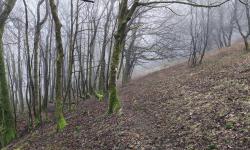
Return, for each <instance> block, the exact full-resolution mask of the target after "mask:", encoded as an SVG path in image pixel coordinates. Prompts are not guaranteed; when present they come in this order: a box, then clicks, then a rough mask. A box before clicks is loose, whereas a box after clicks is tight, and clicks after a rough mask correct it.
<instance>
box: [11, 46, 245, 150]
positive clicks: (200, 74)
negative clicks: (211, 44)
mask: <svg viewBox="0 0 250 150" xmlns="http://www.w3.org/2000/svg"><path fill="white" fill-rule="evenodd" d="M236 49H240V48H239V46H238V45H236V46H235V47H232V48H228V49H224V50H221V51H220V52H218V53H217V54H213V55H210V56H208V57H207V58H206V60H205V62H204V64H203V65H201V66H198V67H196V68H188V67H187V65H186V63H181V64H178V65H175V66H172V67H170V68H167V69H164V70H161V71H158V72H155V73H151V74H149V75H147V76H144V77H142V78H139V79H136V80H133V81H132V82H131V83H129V84H128V85H126V86H125V87H122V88H120V90H119V91H120V92H119V93H120V95H121V96H120V98H121V100H122V104H123V110H122V112H123V113H122V114H121V115H119V116H116V115H113V116H107V115H105V112H106V108H107V104H106V103H105V102H98V101H97V100H94V99H91V100H87V101H83V102H81V104H80V105H79V106H78V107H77V108H76V110H75V112H72V113H71V114H68V115H67V120H68V123H69V125H68V126H67V127H66V129H65V131H64V132H61V133H56V132H55V127H54V125H53V124H49V125H46V126H45V127H43V128H41V129H39V130H37V131H35V132H33V133H31V134H29V135H26V136H24V137H23V138H21V139H19V140H16V141H15V142H14V143H12V144H11V145H9V146H8V147H7V149H14V148H17V149H18V148H19V149H44V150H49V149H51V150H56V149H58V150H63V149H84V150H85V149H176V150H183V149H211V150H212V149H222V150H223V149H232V150H237V149H241V150H244V149H245V150H247V149H250V71H249V70H250V65H249V64H250V54H248V53H244V52H242V51H239V50H238V51H237V50H236Z"/></svg>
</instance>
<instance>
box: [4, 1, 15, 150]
mask: <svg viewBox="0 0 250 150" xmlns="http://www.w3.org/2000/svg"><path fill="white" fill-rule="evenodd" d="M5 3H6V6H5V9H4V10H3V11H2V13H1V14H0V104H1V105H0V116H1V117H0V125H1V126H0V133H1V134H0V142H1V145H0V148H1V147H3V146H5V145H6V144H8V143H9V142H10V141H12V140H13V139H14V138H15V137H16V130H15V121H14V118H13V114H12V111H11V107H10V97H9V89H8V83H7V78H6V72H5V63H4V50H3V41H2V38H3V33H4V26H5V22H6V20H7V19H8V16H9V14H10V12H11V11H12V9H13V7H14V6H15V3H16V0H7V1H5Z"/></svg>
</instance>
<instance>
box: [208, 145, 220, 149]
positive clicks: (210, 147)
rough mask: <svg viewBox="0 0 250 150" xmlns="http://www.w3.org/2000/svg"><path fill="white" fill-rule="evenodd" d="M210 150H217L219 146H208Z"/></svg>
mask: <svg viewBox="0 0 250 150" xmlns="http://www.w3.org/2000/svg"><path fill="white" fill-rule="evenodd" d="M207 149H208V150H215V149H218V148H217V146H216V145H215V144H211V145H208V148H207Z"/></svg>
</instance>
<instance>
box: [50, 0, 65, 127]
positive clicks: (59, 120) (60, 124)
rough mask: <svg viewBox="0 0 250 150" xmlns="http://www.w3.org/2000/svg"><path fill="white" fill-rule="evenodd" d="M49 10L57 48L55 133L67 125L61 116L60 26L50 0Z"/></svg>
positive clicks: (61, 49)
mask: <svg viewBox="0 0 250 150" xmlns="http://www.w3.org/2000/svg"><path fill="white" fill-rule="evenodd" d="M50 8H51V13H52V17H53V20H54V22H55V33H56V48H57V60H56V112H55V113H56V114H55V115H56V119H57V131H60V130H62V129H64V127H65V126H66V125H67V123H66V120H65V119H64V116H63V107H62V106H63V105H62V101H63V95H62V67H63V57H64V54H63V45H62V37H61V28H62V24H61V22H60V19H59V17H58V14H57V7H56V4H55V1H54V0H50Z"/></svg>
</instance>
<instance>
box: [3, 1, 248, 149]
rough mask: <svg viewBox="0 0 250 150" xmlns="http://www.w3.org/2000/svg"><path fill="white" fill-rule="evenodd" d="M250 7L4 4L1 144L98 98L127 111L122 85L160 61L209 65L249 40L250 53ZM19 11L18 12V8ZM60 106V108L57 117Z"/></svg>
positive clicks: (214, 4)
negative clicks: (222, 51) (22, 125)
mask: <svg viewBox="0 0 250 150" xmlns="http://www.w3.org/2000/svg"><path fill="white" fill-rule="evenodd" d="M249 5H250V1H248V0H207V1H203V0H192V1H186V0H183V1H168V0H159V1H153V0H149V1H146V0H142V1H139V0H133V1H132V0H131V1H130V0H120V1H119V0H94V1H88V0H85V1H83V0H64V1H60V0H57V1H56V0H32V1H28V0H4V1H3V0H1V1H0V21H1V22H0V35H1V39H2V40H1V42H0V110H1V111H0V116H1V117H0V133H1V136H0V140H1V147H2V146H3V145H6V144H7V143H9V142H10V141H11V140H12V139H14V138H15V137H16V135H17V133H16V128H18V126H19V125H18V122H17V120H18V118H25V120H26V125H27V130H28V131H30V130H32V129H33V128H35V127H38V126H40V125H41V124H42V123H44V122H46V119H47V118H48V114H49V113H54V111H55V120H56V121H57V128H58V131H59V130H62V129H63V128H64V127H65V126H66V125H67V123H66V120H65V119H64V117H63V112H66V111H71V110H72V109H73V108H74V107H75V106H76V105H77V104H78V103H79V101H81V100H85V99H88V98H90V97H92V96H95V97H96V98H97V99H98V100H100V101H105V102H109V108H107V111H108V113H109V114H112V113H119V112H120V108H121V107H122V104H121V101H120V99H119V95H118V94H117V82H118V81H119V82H121V83H122V85H126V83H128V82H129V81H130V80H131V77H132V76H133V74H134V71H135V70H137V68H140V67H142V68H143V67H150V66H151V65H153V64H154V63H155V62H159V61H167V62H171V61H173V60H176V59H177V60H182V59H188V62H189V66H190V67H195V66H197V65H199V64H201V63H202V61H203V58H204V56H205V55H206V52H207V51H209V50H212V49H217V48H222V47H229V46H231V44H232V42H234V41H235V40H238V39H241V38H242V39H243V41H244V42H245V46H246V51H249V45H248V37H249V36H250V12H249ZM12 8H13V9H12ZM54 106H55V107H56V109H55V110H54Z"/></svg>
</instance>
